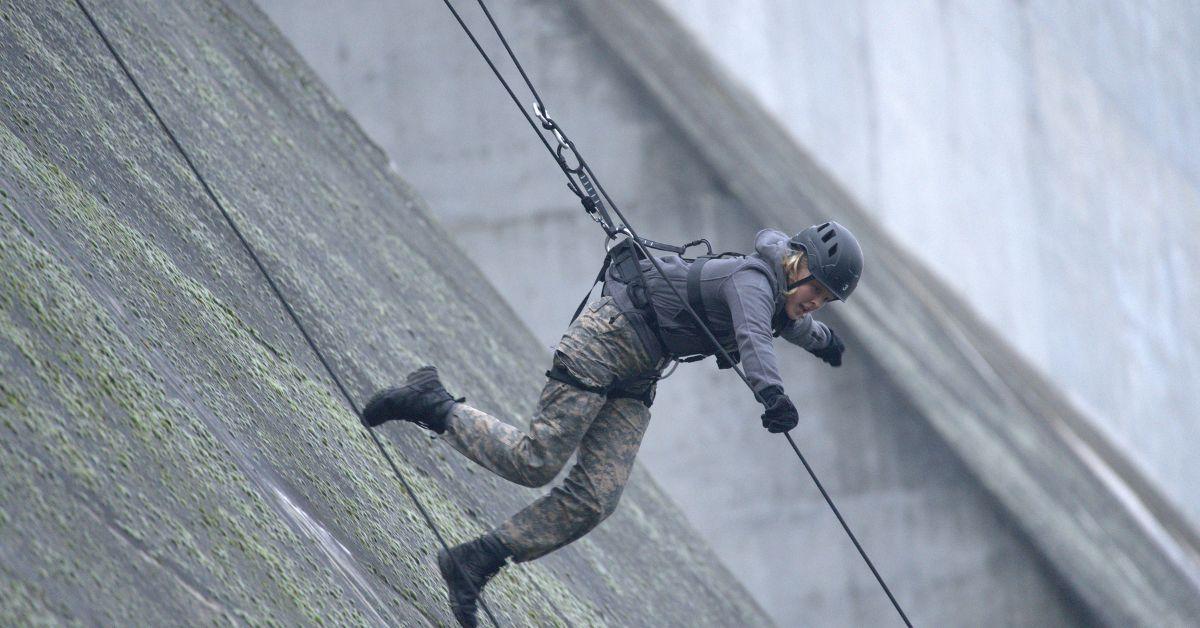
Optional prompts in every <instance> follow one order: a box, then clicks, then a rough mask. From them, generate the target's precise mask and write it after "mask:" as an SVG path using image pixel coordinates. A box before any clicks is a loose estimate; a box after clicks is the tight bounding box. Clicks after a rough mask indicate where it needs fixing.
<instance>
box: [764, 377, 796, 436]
mask: <svg viewBox="0 0 1200 628" xmlns="http://www.w3.org/2000/svg"><path fill="white" fill-rule="evenodd" d="M759 396H760V397H762V402H763V406H764V407H766V411H765V412H763V414H762V424H763V427H765V428H767V431H768V432H770V433H772V434H778V433H780V432H786V431H788V430H791V429H792V428H794V427H796V424H798V423H800V414H799V413H798V412H796V406H795V405H793V404H792V400H791V399H788V396H787V395H785V394H783V389H782V388H780V387H779V386H767V387H766V388H764V389H762V391H761V392H759Z"/></svg>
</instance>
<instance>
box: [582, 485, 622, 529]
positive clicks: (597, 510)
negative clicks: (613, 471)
mask: <svg viewBox="0 0 1200 628" xmlns="http://www.w3.org/2000/svg"><path fill="white" fill-rule="evenodd" d="M620 501H621V491H619V490H618V491H614V492H609V493H605V494H602V495H597V496H596V498H595V499H594V500H589V501H588V502H587V509H586V513H585V514H584V518H585V524H586V525H587V527H588V529H591V528H594V527H596V526H598V525H600V523H601V522H603V521H604V520H605V519H608V517H609V516H610V515H612V514H613V513H614V512H616V511H617V504H618V503H619V502H620Z"/></svg>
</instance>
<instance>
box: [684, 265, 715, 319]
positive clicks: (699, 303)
mask: <svg viewBox="0 0 1200 628" xmlns="http://www.w3.org/2000/svg"><path fill="white" fill-rule="evenodd" d="M708 260H709V258H707V257H698V258H696V261H694V262H692V265H691V267H690V268H688V274H687V296H688V305H691V306H692V309H693V310H694V311H695V312H696V314H698V315H699V316H700V320H702V321H704V326H705V327H707V328H709V329H712V323H711V322H709V320H708V312H707V311H705V309H704V298H703V296H702V295H701V293H700V273H701V272H702V271H703V270H704V265H705V264H707V263H708Z"/></svg>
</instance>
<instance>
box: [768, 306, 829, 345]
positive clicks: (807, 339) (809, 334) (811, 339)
mask: <svg viewBox="0 0 1200 628" xmlns="http://www.w3.org/2000/svg"><path fill="white" fill-rule="evenodd" d="M779 335H780V336H781V337H782V338H783V339H784V340H786V341H788V342H790V343H792V344H794V345H796V346H798V347H800V348H801V349H806V350H808V351H819V350H821V349H824V348H825V347H827V346H829V327H827V326H826V325H825V323H822V322H821V321H819V320H816V319H815V318H813V317H812V314H805V315H804V318H802V319H800V320H798V321H789V322H788V324H787V326H785V327H784V328H783V329H782V330H781V331H780V332H779Z"/></svg>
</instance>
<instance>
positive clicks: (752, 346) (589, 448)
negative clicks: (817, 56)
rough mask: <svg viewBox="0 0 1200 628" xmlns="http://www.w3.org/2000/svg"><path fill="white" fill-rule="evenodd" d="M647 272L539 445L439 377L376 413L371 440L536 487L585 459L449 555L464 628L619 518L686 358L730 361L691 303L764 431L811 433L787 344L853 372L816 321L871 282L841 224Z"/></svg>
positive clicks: (612, 318) (551, 386) (557, 360)
mask: <svg viewBox="0 0 1200 628" xmlns="http://www.w3.org/2000/svg"><path fill="white" fill-rule="evenodd" d="M697 263H699V265H700V268H695V266H696V265H697ZM639 264H640V266H639V269H640V270H641V271H642V272H641V275H642V276H641V277H640V278H639V279H640V280H641V282H642V283H641V284H640V287H639V286H638V282H637V281H635V280H633V279H632V278H630V277H622V276H620V274H619V273H617V272H616V270H617V269H616V268H615V267H616V266H617V264H616V263H615V262H614V263H613V265H612V267H609V269H608V274H607V275H606V280H605V284H604V290H603V291H602V293H601V295H602V296H601V297H600V298H599V299H597V300H596V301H594V302H592V303H591V304H589V305H588V307H587V308H586V309H585V310H584V311H583V312H582V314H581V315H579V316H578V317H577V318H576V319H575V320H574V321H573V322H572V323H571V325H570V327H569V328H568V329H567V331H566V333H565V334H564V335H563V337H562V340H561V341H560V342H559V344H558V346H557V350H556V351H555V353H554V358H553V363H552V368H551V370H550V371H549V372H547V376H548V381H547V382H546V385H545V387H544V388H543V389H542V393H541V397H540V399H539V400H538V403H537V408H536V411H535V414H534V416H533V419H532V421H531V422H530V424H529V429H528V430H527V431H522V430H520V429H518V428H516V427H514V426H512V425H509V424H507V423H504V422H502V421H500V420H498V419H496V418H495V417H492V416H491V415H489V414H487V413H485V412H483V411H482V410H479V409H477V408H474V407H472V406H470V405H467V404H466V403H465V399H462V398H458V399H456V398H454V397H453V396H452V395H451V394H450V393H449V392H448V391H446V389H445V388H444V387H443V386H442V384H441V382H440V380H439V378H438V372H437V369H436V368H435V367H432V366H425V367H422V368H420V369H418V370H416V371H414V372H413V373H411V374H409V375H408V377H407V380H406V382H405V384H404V385H402V386H399V387H395V388H388V389H385V390H381V391H379V392H378V393H376V394H375V395H374V396H373V397H372V398H371V400H370V401H369V402H368V403H367V405H366V407H365V410H364V413H363V421H364V423H365V424H366V425H367V426H368V427H376V426H379V425H382V424H384V423H386V422H388V421H392V420H402V421H409V422H413V423H416V424H418V425H420V426H422V427H424V428H426V429H429V430H432V431H433V432H436V433H437V434H439V435H441V436H440V438H441V439H442V440H445V441H446V442H447V443H448V444H449V445H450V446H451V447H453V448H454V449H456V450H458V451H459V452H460V453H462V454H463V455H464V456H466V457H467V458H470V459H471V460H473V461H474V462H476V463H478V464H479V465H481V466H483V467H485V468H486V469H488V470H490V471H491V472H493V473H495V474H497V475H499V476H501V477H503V478H505V479H507V480H510V481H512V482H515V483H517V484H521V485H523V486H530V487H540V486H545V485H546V484H548V483H550V482H551V481H552V480H553V479H554V478H555V477H556V476H557V475H558V474H559V472H560V470H561V469H562V467H563V466H564V465H565V464H566V462H567V460H568V458H570V456H571V454H572V453H573V452H575V451H576V450H578V457H577V460H576V462H575V464H574V466H573V467H572V468H571V470H570V471H569V472H568V473H567V475H566V478H565V479H564V480H563V481H562V483H561V484H560V485H559V486H556V487H554V488H553V489H551V490H550V492H549V493H547V494H546V495H544V496H542V497H541V498H539V499H538V500H536V501H534V502H533V503H532V504H530V505H529V506H527V507H526V508H524V509H523V510H521V511H520V512H518V513H516V514H515V515H513V516H512V517H511V518H509V519H508V520H507V521H505V522H504V523H502V524H500V525H499V526H498V527H496V528H495V529H494V530H492V531H491V532H489V533H487V534H485V535H483V536H481V537H479V538H477V539H474V540H471V541H468V542H466V543H463V544H461V545H458V546H456V547H453V548H451V549H450V550H449V552H447V551H446V550H442V551H440V552H439V553H438V567H439V569H440V571H441V573H442V576H443V577H444V578H445V580H446V583H447V587H448V588H449V592H450V603H451V606H452V609H453V611H454V614H455V617H456V618H457V619H458V621H459V622H460V623H461V624H462V625H464V626H474V625H476V623H475V622H476V619H475V610H476V603H477V601H478V596H479V594H480V592H481V591H482V589H483V586H484V585H485V584H486V583H487V582H488V580H490V579H491V578H492V577H493V576H494V575H495V574H496V573H497V572H498V571H499V570H500V568H501V567H502V566H503V565H504V564H505V563H506V561H507V560H508V559H509V558H512V559H513V561H514V562H525V561H529V560H533V559H535V558H538V557H540V556H543V555H545V554H547V553H549V552H552V551H554V550H556V549H558V548H560V547H563V546H565V545H567V544H568V543H571V542H572V541H575V540H576V539H578V538H580V537H582V536H583V535H585V534H587V533H588V532H589V531H590V530H591V529H592V528H594V527H596V526H597V525H598V524H599V523H600V522H601V521H603V520H604V519H605V518H606V517H608V516H609V515H610V514H612V512H613V511H614V510H615V509H616V507H617V502H618V500H619V499H620V497H621V492H622V489H623V487H624V485H625V482H626V480H628V478H629V473H630V470H631V468H632V467H633V461H634V457H635V456H636V454H637V451H638V447H639V445H640V444H641V440H642V435H643V434H644V433H645V430H646V426H647V424H648V423H649V421H650V405H651V403H652V402H653V400H654V394H655V389H656V384H657V380H658V379H659V377H660V374H661V372H662V370H663V368H665V366H666V365H667V364H668V363H669V362H670V361H671V360H672V359H674V358H677V357H680V356H687V355H713V354H715V353H717V351H716V349H715V347H713V346H712V345H711V341H709V340H708V339H707V338H706V336H705V335H704V334H703V332H702V331H701V330H700V328H699V327H698V325H697V323H696V322H695V320H694V319H693V318H692V316H691V315H690V314H689V313H688V312H687V309H686V308H685V307H684V305H683V301H682V300H681V298H680V297H681V296H683V295H687V296H686V297H684V298H687V299H688V300H689V301H690V302H691V303H690V304H692V305H693V306H700V307H698V308H697V307H693V309H695V310H697V314H700V315H701V316H702V318H703V319H705V321H706V323H707V325H708V326H709V328H710V329H711V331H712V332H713V334H714V336H715V337H716V338H717V339H718V340H719V341H720V342H721V344H722V346H723V348H725V349H726V350H727V351H728V352H729V353H730V355H731V357H732V358H733V359H734V360H735V361H736V360H740V362H741V364H742V366H743V369H744V372H745V374H746V376H747V379H748V380H749V381H750V383H751V386H752V387H753V389H754V392H755V397H756V398H757V399H758V400H759V401H760V402H761V403H762V404H763V405H764V412H763V414H762V424H763V427H765V428H766V429H767V430H768V431H770V432H773V433H778V432H786V431H788V430H791V429H792V428H794V427H795V426H796V425H797V423H798V421H799V415H798V413H797V411H796V407H795V405H794V404H793V403H792V401H791V400H790V399H789V398H788V396H787V394H786V393H785V392H784V389H783V382H782V380H781V378H780V376H779V370H778V366H777V364H776V356H775V353H774V349H773V347H772V337H773V336H780V337H782V338H784V339H785V340H787V341H789V342H791V343H793V344H796V345H799V346H800V347H802V348H804V349H806V350H808V351H809V352H811V353H812V354H814V355H815V356H817V357H818V358H820V359H821V360H823V361H825V362H826V363H828V364H830V365H831V366H840V365H841V361H842V353H843V351H844V348H845V345H844V344H843V342H842V340H841V339H840V338H839V337H838V335H837V334H836V333H835V332H834V331H833V330H832V329H831V328H829V327H828V326H827V325H825V324H823V323H821V322H818V321H816V320H814V319H813V318H812V313H813V312H815V311H817V310H819V309H820V308H821V307H822V306H823V305H825V304H826V303H828V302H830V301H833V300H845V299H846V298H847V297H849V296H850V293H851V292H853V291H854V289H855V287H856V286H857V284H858V280H859V277H860V276H861V274H862V267H863V256H862V250H861V248H860V247H859V244H858V241H857V240H856V239H855V237H854V235H853V234H851V233H850V231H849V230H848V229H846V228H845V227H843V226H842V225H840V224H838V223H836V222H832V221H831V222H827V223H824V224H821V225H816V226H812V227H809V228H808V229H805V230H803V231H801V232H800V233H798V234H796V235H795V236H793V237H791V238H789V237H788V236H787V235H785V234H784V233H782V232H780V231H776V230H771V229H767V230H763V231H760V232H759V233H758V235H757V236H756V238H755V253H754V254H752V255H748V256H744V257H734V258H701V259H700V260H696V261H695V262H689V261H688V260H684V259H683V258H681V257H680V256H677V255H676V256H667V257H663V258H660V264H661V265H662V270H663V272H662V274H659V272H658V271H656V270H655V269H654V268H653V267H652V266H651V265H650V261H649V260H646V259H642V260H640V262H639ZM693 269H694V272H693ZM626 274H628V273H626ZM689 275H692V277H691V281H689ZM667 282H671V283H672V284H674V285H675V287H676V290H677V292H678V293H679V295H680V296H676V294H675V293H674V292H672V290H671V289H670V287H668V286H667ZM689 288H690V290H689ZM638 297H642V298H640V299H639V298H638ZM719 362H721V364H719V366H721V367H728V366H730V365H729V364H728V363H726V361H725V360H719Z"/></svg>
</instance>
